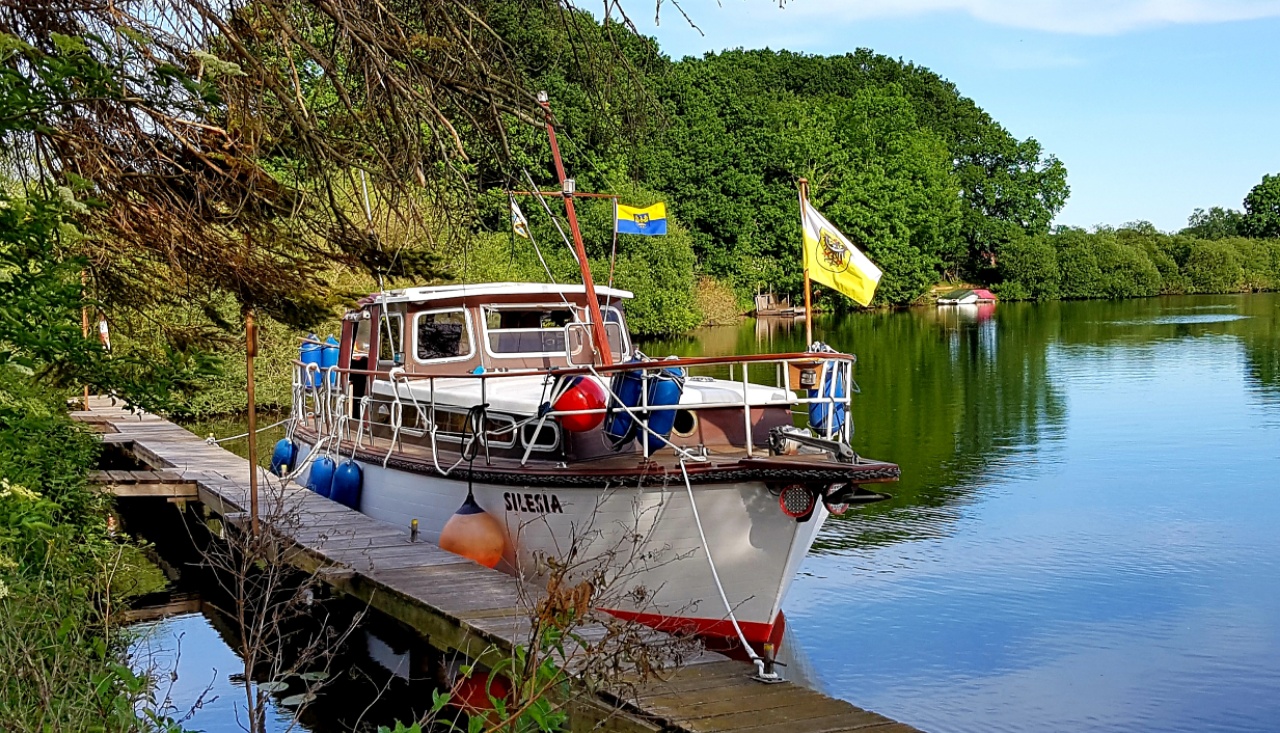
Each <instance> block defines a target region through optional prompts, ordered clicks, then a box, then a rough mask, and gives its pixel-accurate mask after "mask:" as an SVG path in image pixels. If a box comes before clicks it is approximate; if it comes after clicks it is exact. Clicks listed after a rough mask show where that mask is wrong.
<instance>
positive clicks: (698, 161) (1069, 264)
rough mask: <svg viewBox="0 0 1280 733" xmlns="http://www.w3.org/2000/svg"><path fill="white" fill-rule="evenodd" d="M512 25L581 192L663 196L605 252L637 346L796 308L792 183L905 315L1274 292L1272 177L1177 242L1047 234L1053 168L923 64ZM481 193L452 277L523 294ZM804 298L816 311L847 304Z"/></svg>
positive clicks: (563, 258) (1116, 230) (1062, 180)
mask: <svg viewBox="0 0 1280 733" xmlns="http://www.w3.org/2000/svg"><path fill="white" fill-rule="evenodd" d="M528 19H530V16H527V15H526V16H523V17H522V19H521V20H520V21H518V22H513V26H512V27H510V28H509V29H508V30H507V31H505V32H507V33H508V34H509V35H510V36H511V37H513V38H518V39H519V41H518V43H519V44H521V45H522V46H523V47H526V48H530V49H540V50H538V51H534V52H531V53H530V54H529V55H527V56H525V57H523V67H522V73H524V74H525V75H526V78H527V79H528V80H529V81H528V83H529V84H530V85H531V86H536V87H538V88H542V89H548V90H550V92H551V97H552V99H553V100H555V101H556V103H557V110H558V113H559V116H560V119H561V120H562V125H563V132H564V134H565V136H566V137H567V138H568V139H569V140H570V141H571V145H570V146H569V147H568V153H567V156H568V159H569V161H570V167H571V168H573V169H575V170H577V171H579V180H580V181H581V182H582V183H583V184H585V186H587V187H589V188H590V189H591V190H600V191H610V192H617V193H620V194H622V195H623V196H624V200H625V201H627V202H630V203H637V204H640V205H647V204H649V203H652V202H655V201H659V200H662V201H665V202H667V204H668V206H669V211H670V212H672V213H671V214H670V215H671V217H672V219H673V220H674V227H673V234H672V235H671V236H669V237H667V238H665V239H663V240H661V241H658V240H654V239H643V238H636V237H627V236H625V235H624V236H622V237H620V238H619V239H620V241H619V243H618V261H617V266H616V273H617V284H619V285H621V286H622V287H625V288H629V289H632V290H634V291H636V293H637V295H638V298H637V301H636V303H635V304H634V307H633V309H632V321H633V323H634V324H636V325H637V326H638V328H639V330H641V331H642V332H646V333H671V332H679V331H683V330H687V329H688V328H690V327H692V326H694V325H698V324H699V323H704V322H716V321H718V320H720V317H721V316H720V314H721V313H723V311H724V310H726V306H725V305H724V304H725V301H726V300H730V299H732V300H734V301H735V302H736V305H737V310H744V309H745V308H746V307H747V303H748V302H749V300H748V299H749V296H750V294H751V293H752V292H754V291H755V290H756V289H757V288H760V287H767V288H772V289H774V290H775V291H778V292H780V293H785V294H790V295H793V296H795V295H798V294H799V291H800V287H801V266H800V262H799V260H800V257H799V221H798V213H797V212H798V202H797V181H798V179H800V178H805V179H807V180H809V181H810V184H811V187H812V196H813V200H814V202H815V204H816V205H817V206H818V207H819V208H820V209H821V210H822V211H823V212H825V213H826V215H827V216H828V218H830V219H831V220H832V222H833V223H835V224H836V225H837V226H839V227H840V228H841V230H842V231H843V232H844V233H846V234H847V235H849V236H850V237H851V238H852V239H853V241H855V242H856V243H857V244H859V245H860V246H861V247H862V248H863V249H865V251H866V252H867V253H868V254H869V255H870V256H871V258H872V259H873V260H874V261H875V262H877V263H878V264H879V265H880V266H881V267H882V269H884V271H885V277H884V280H883V281H882V282H881V285H880V288H879V291H878V293H877V298H876V305H880V306H902V305H909V304H912V303H917V302H921V301H922V300H924V299H926V298H927V296H928V294H929V293H930V291H931V290H932V289H933V288H934V286H935V285H936V284H938V283H944V282H956V283H958V282H966V283H975V284H982V285H987V286H990V287H992V288H993V289H995V290H996V291H997V292H998V293H999V294H1000V295H1001V296H1002V297H1004V298H1005V299H1010V300H1028V299H1030V300H1045V299H1059V298H1063V299H1068V298H1123V297H1147V296H1152V295H1158V294H1182V293H1230V292H1249V291H1259V290H1271V289H1274V288H1275V287H1277V285H1280V249H1278V248H1280V239H1276V236H1277V234H1280V176H1275V177H1272V176H1266V177H1264V179H1263V181H1262V183H1260V184H1259V185H1258V186H1257V187H1255V188H1254V189H1253V190H1252V191H1250V192H1249V193H1248V196H1247V197H1246V199H1245V201H1244V211H1243V212H1241V211H1234V210H1224V209H1221V208H1213V209H1210V210H1209V211H1207V212H1206V211H1203V210H1196V211H1195V212H1193V213H1192V214H1191V216H1190V217H1189V220H1188V226H1187V227H1186V228H1185V229H1183V230H1182V231H1180V232H1177V233H1162V232H1159V231H1157V230H1156V229H1155V228H1154V227H1153V226H1152V225H1150V224H1148V223H1145V222H1133V223H1129V224H1124V225H1121V226H1118V227H1107V226H1099V227H1096V228H1095V229H1094V230H1092V231H1084V230H1080V229H1073V228H1064V227H1054V226H1053V225H1052V222H1053V219H1054V217H1055V216H1056V214H1057V213H1058V211H1059V210H1061V208H1062V206H1063V205H1064V204H1065V203H1066V200H1067V197H1068V195H1069V193H1070V189H1069V187H1068V185H1067V170H1066V167H1065V165H1064V164H1063V163H1062V162H1061V161H1059V160H1058V159H1057V158H1056V157H1054V156H1053V155H1052V154H1050V153H1048V152H1046V151H1044V150H1043V149H1042V148H1041V146H1040V144H1039V143H1038V142H1037V141H1036V140H1035V139H1034V138H1027V139H1022V140H1020V139H1018V138H1016V137H1014V136H1013V135H1012V134H1010V133H1009V132H1008V131H1006V130H1005V129H1004V128H1003V127H1002V126H1001V125H1000V124H999V123H998V122H997V121H995V120H993V119H992V118H991V117H990V116H989V115H988V114H987V113H986V112H984V111H983V110H982V109H981V108H980V107H979V106H978V105H977V104H976V103H975V102H974V101H973V100H971V99H968V98H966V97H964V96H963V95H962V94H961V93H960V91H959V90H958V89H957V88H956V87H955V86H954V85H953V84H951V83H949V82H948V81H946V80H945V79H944V78H942V77H941V76H939V75H938V74H936V73H934V72H933V71H930V70H929V69H926V68H923V67H920V66H916V65H914V64H911V63H909V62H905V61H902V60H899V59H893V58H891V57H888V56H884V55H881V54H877V53H875V52H873V51H871V50H869V49H858V50H857V51H854V52H851V53H848V54H845V55H840V56H829V57H823V56H812V55H806V54H799V53H792V52H788V51H769V50H755V51H747V50H734V51H726V52H723V53H712V54H707V55H705V56H704V57H702V58H685V59H681V60H673V59H670V58H668V57H666V56H664V55H663V54H662V53H661V50H660V48H658V47H657V45H656V43H655V42H653V41H651V40H649V39H643V38H638V37H635V36H630V35H627V34H625V32H622V31H619V29H618V28H616V27H614V26H610V25H608V24H606V25H601V24H600V23H598V22H597V21H596V20H595V19H594V18H593V17H591V16H590V15H588V14H586V13H575V14H571V15H569V16H568V18H567V19H564V20H563V22H562V23H560V24H556V23H555V22H551V21H549V20H548V19H547V18H545V17H542V18H539V17H538V16H536V15H535V16H533V17H532V21H533V22H527V23H526V22H523V21H524V20H528ZM619 33H622V35H623V36H624V37H625V38H626V42H625V43H623V44H621V48H622V49H623V52H624V58H623V63H622V64H621V65H620V66H621V70H619V68H618V67H616V66H613V67H611V66H609V65H605V66H604V67H603V68H595V67H585V68H584V67H583V66H581V65H576V64H574V63H573V62H572V61H571V56H569V55H567V54H560V53H555V52H554V49H557V48H562V47H565V46H567V45H569V40H568V39H569V38H570V37H577V38H580V39H585V43H586V45H588V46H589V47H596V48H604V47H605V46H607V45H609V44H610V43H611V39H616V38H617V34H619ZM601 53H602V52H601ZM619 75H621V76H619ZM602 99H603V100H604V102H602V101H601V100H602ZM601 110H608V113H606V114H602V112H601ZM525 143H526V147H527V149H530V150H534V151H537V152H535V153H533V156H532V158H531V159H530V160H529V161H528V162H527V163H526V164H525V165H526V166H527V168H528V169H529V170H541V169H546V168H548V167H549V165H550V163H549V157H548V153H547V151H546V149H545V147H546V146H545V143H544V142H543V141H542V140H541V139H540V138H539V137H538V136H537V135H530V136H529V137H528V138H527V139H526V140H525ZM504 175H505V176H506V178H504ZM480 178H481V180H482V181H483V183H482V184H481V185H482V186H484V187H486V188H487V190H488V192H489V196H488V198H487V199H485V198H483V197H482V198H481V202H482V210H481V212H480V218H481V221H482V223H483V225H484V227H485V228H487V229H488V230H489V231H488V232H484V231H481V232H477V234H476V236H475V238H474V239H473V240H472V241H471V242H469V243H468V247H467V253H466V256H465V257H463V258H461V259H460V264H458V265H457V267H458V270H457V272H458V275H459V276H460V277H462V278H463V279H468V280H480V279H507V278H510V279H542V278H543V277H544V271H543V269H542V265H541V264H540V263H539V262H538V261H537V259H536V258H535V256H534V253H533V252H532V251H530V249H529V248H528V247H527V246H522V245H523V244H524V243H523V242H518V243H517V242H513V241H512V240H511V238H510V237H509V236H508V235H507V233H506V219H505V211H506V209H505V205H506V198H505V195H504V194H503V193H502V192H503V190H504V187H506V188H523V187H524V186H523V185H521V184H520V182H519V181H515V182H512V181H511V180H510V172H509V171H508V172H507V173H506V174H504V173H503V172H501V171H491V172H489V173H488V174H487V175H481V177H480ZM483 204H487V207H486V206H483ZM588 208H589V209H590V207H588ZM539 213H540V212H539ZM586 231H587V233H588V242H589V243H591V244H592V245H594V246H593V248H592V249H591V251H590V254H591V256H592V257H593V259H595V260H596V261H597V265H596V266H595V271H596V272H605V271H609V270H608V263H607V258H608V256H609V252H608V243H609V242H610V218H609V212H608V210H607V205H603V204H600V205H597V206H596V207H595V210H589V212H588V215H587V217H586ZM535 239H536V240H538V241H542V242H552V243H553V244H552V246H550V247H547V248H546V249H548V250H550V253H549V260H550V262H549V266H550V268H551V270H552V272H553V273H554V274H555V276H556V277H559V278H571V277H573V276H574V274H575V272H576V268H575V266H574V264H573V262H572V259H571V258H570V257H569V256H568V253H567V252H566V251H565V248H564V247H560V246H556V245H557V244H558V239H557V235H556V234H555V230H554V229H553V228H552V227H551V225H550V224H549V223H547V222H546V221H545V217H544V219H543V221H541V222H536V221H535ZM454 261H455V262H459V259H458V258H455V260H454ZM713 294H714V295H716V296H719V297H718V298H712V297H711V296H712V295H713ZM823 295H824V294H822V293H819V301H818V302H819V304H820V306H821V307H824V308H827V309H836V310H844V309H848V308H851V307H853V306H852V304H851V303H849V302H847V301H845V300H844V299H842V298H836V297H830V298H824V297H823ZM710 303H718V304H719V307H718V308H717V307H712V306H711V305H710ZM727 309H728V310H733V309H732V308H727Z"/></svg>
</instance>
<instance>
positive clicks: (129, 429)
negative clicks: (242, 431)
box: [73, 399, 915, 733]
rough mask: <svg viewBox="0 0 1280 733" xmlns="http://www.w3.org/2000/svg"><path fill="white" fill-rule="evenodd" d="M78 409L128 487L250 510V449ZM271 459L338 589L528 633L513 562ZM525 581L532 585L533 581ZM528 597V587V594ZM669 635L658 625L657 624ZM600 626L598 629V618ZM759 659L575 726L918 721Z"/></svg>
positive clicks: (825, 726)
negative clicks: (361, 508)
mask: <svg viewBox="0 0 1280 733" xmlns="http://www.w3.org/2000/svg"><path fill="white" fill-rule="evenodd" d="M90 407H91V410H90V411H87V412H77V413H73V416H74V417H76V418H77V419H79V420H82V421H85V422H89V423H91V424H92V425H93V426H94V428H95V429H96V430H98V432H101V433H102V434H103V439H104V442H107V443H112V444H114V445H116V446H119V447H120V448H121V449H123V450H125V451H127V452H128V453H130V454H131V455H132V456H134V457H135V458H136V459H137V460H138V461H139V462H141V463H143V464H145V465H146V466H148V467H149V468H148V470H145V471H114V470H108V471H104V472H100V473H99V474H97V475H95V479H96V480H97V481H98V483H100V484H101V485H103V486H104V487H105V488H107V489H109V490H111V491H112V492H114V493H116V494H117V495H119V496H121V497H164V498H167V499H169V500H170V501H183V500H185V501H190V500H198V501H200V502H201V503H203V504H204V505H205V506H207V507H208V508H209V509H210V510H211V511H212V512H214V513H216V514H218V515H220V516H221V517H223V518H224V520H227V521H232V522H236V523H240V522H242V521H244V517H245V512H246V511H247V509H248V507H249V488H248V486H249V463H248V461H246V460H245V459H243V458H240V457H239V456H237V455H235V454H233V453H230V452H228V451H226V450H223V449H222V448H219V447H217V446H215V445H209V444H207V443H205V442H204V441H203V440H201V439H200V438H199V437H197V436H195V435H193V434H192V433H190V432H188V431H187V430H185V429H183V428H181V427H179V426H177V425H174V424H173V423H170V422H168V421H166V420H163V419H161V418H159V417H155V416H153V415H145V414H144V415H134V414H130V413H128V412H125V411H124V410H122V409H120V408H118V407H113V406H111V405H110V403H109V402H107V401H106V400H102V399H95V400H94V401H92V402H91V404H90ZM258 470H259V486H260V496H259V503H260V507H261V508H260V511H261V512H262V514H263V516H264V517H265V516H277V517H284V516H287V517H288V526H287V527H281V526H278V525H277V526H276V527H275V529H276V530H277V531H281V532H283V533H285V534H287V535H288V537H289V538H290V540H291V541H292V542H293V543H295V549H296V551H295V552H294V553H293V554H292V555H290V557H289V561H290V562H291V563H293V564H294V565H296V566H298V567H299V568H301V569H302V570H305V571H308V572H317V573H318V574H319V577H321V578H322V579H323V580H324V581H325V582H327V583H329V584H330V585H332V586H334V587H335V588H336V589H337V590H339V591H341V592H343V593H346V594H349V595H351V596H353V597H355V598H357V599H360V600H362V601H364V602H366V603H368V604H369V605H370V606H372V607H374V608H377V609H378V610H380V611H382V612H383V613H386V614H388V615H390V616H391V617H393V618H395V619H397V620H399V621H401V622H402V623H405V624H406V625H408V626H410V627H412V628H414V629H415V630H417V631H418V632H419V633H421V634H422V635H423V636H425V637H426V639H427V641H428V643H429V644H430V645H431V646H433V647H435V648H437V649H439V650H442V651H445V652H453V651H456V652H460V653H462V654H464V655H466V656H468V657H471V658H479V657H481V656H482V655H484V654H486V653H490V654H492V653H493V651H494V650H495V649H498V650H500V651H504V653H505V652H509V651H510V650H511V649H512V648H513V647H514V646H515V645H518V644H521V643H525V642H526V641H527V633H528V630H529V626H530V620H529V616H530V614H529V600H528V589H527V588H525V589H522V588H521V587H520V584H519V582H518V581H517V580H516V579H515V578H513V577H511V576H509V575H506V574H505V573H501V572H499V571H496V570H490V569H488V568H485V567H482V566H480V565H478V564H476V563H474V562H472V561H470V560H467V559H465V558H462V557H459V556H457V555H454V554H452V553H449V552H446V551H444V550H441V549H440V548H439V547H436V546H435V545H433V544H430V543H425V542H410V538H409V530H408V528H407V527H403V528H402V527H395V526H391V525H388V524H385V523H383V522H379V521H377V520H374V519H371V518H369V517H367V516H365V515H364V514H361V513H359V512H356V511H352V510H350V509H347V508H346V507H343V506H341V505H340V504H337V503H336V502H332V501H330V500H328V499H326V498H324V497H321V496H319V495H317V494H315V493H313V492H311V491H307V490H306V489H304V488H302V487H299V486H297V485H295V484H287V485H284V486H282V485H281V482H280V480H279V479H277V478H276V477H275V476H272V475H270V474H268V473H266V472H264V471H262V470H261V469H258ZM522 590H523V591H524V592H523V594H522ZM522 598H524V600H523V601H522ZM654 633H655V635H656V632H654ZM586 634H587V636H588V637H589V636H590V630H589V629H588V630H587V631H586ZM751 672H752V670H751V668H750V667H749V666H748V665H746V664H743V663H741V662H736V661H733V660H730V659H728V658H726V657H724V656H721V655H719V654H715V653H711V652H703V653H701V654H700V655H698V656H697V657H696V658H694V659H690V660H685V662H684V664H683V666H681V667H680V668H678V669H677V670H676V671H674V672H672V673H671V674H669V675H665V679H664V680H662V681H660V682H649V683H646V684H645V685H643V686H641V687H638V688H636V689H633V690H630V691H629V692H627V693H625V694H624V693H620V692H618V693H616V694H612V695H610V694H607V693H602V694H601V695H599V696H597V697H594V698H591V699H587V700H583V701H581V702H576V703H575V704H574V705H573V706H572V708H571V722H572V728H571V729H572V730H573V731H588V730H609V731H645V732H649V733H657V732H662V733H678V732H687V733H712V732H714V731H725V732H728V731H734V732H737V733H766V732H767V731H777V732H778V733H783V732H786V733H792V732H804V733H839V732H842V731H860V732H862V733H912V731H914V730H915V729H914V728H911V727H910V726H907V725H904V724H902V723H897V722H894V721H892V720H889V719H888V718H885V717H884V716H881V715H878V714H876V713H871V712H867V711H865V710H861V709H859V708H856V707H854V706H853V705H850V704H849V703H847V702H844V701H842V700H836V699H833V698H830V697H827V696H825V695H823V694H821V693H818V692H815V691H813V690H810V689H808V688H806V687H802V686H800V685H796V684H793V683H790V682H783V683H780V684H774V685H763V684H761V683H759V682H756V681H754V680H752V679H751V678H750V674H751Z"/></svg>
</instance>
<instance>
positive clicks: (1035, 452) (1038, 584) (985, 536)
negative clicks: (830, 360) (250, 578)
mask: <svg viewBox="0 0 1280 733" xmlns="http://www.w3.org/2000/svg"><path fill="white" fill-rule="evenodd" d="M815 335H816V337H817V338H818V339H820V340H822V341H825V342H826V343H829V344H830V345H832V346H834V347H835V348H837V349H839V350H841V351H849V352H853V353H856V354H857V355H858V365H857V369H856V376H857V381H858V383H859V385H860V387H861V394H860V395H859V396H858V397H857V398H856V399H855V402H854V408H853V411H852V415H853V418H854V420H855V424H856V434H855V436H854V448H855V449H856V450H857V451H858V452H859V453H861V454H864V455H867V456H871V457H875V458H882V459H886V460H891V461H894V462H896V463H899V464H900V465H901V466H902V469H903V474H902V481H901V482H900V483H899V484H898V485H897V486H894V487H892V488H891V489H890V490H891V492H892V493H893V494H894V495H895V496H894V499H893V500H891V501H888V502H884V503H881V504H877V505H873V506H870V507H867V508H864V509H861V510H859V511H857V512H853V513H850V514H849V515H846V516H844V517H840V518H833V519H832V520H830V521H829V522H828V523H827V525H826V527H825V528H824V529H823V531H822V534H821V536H820V537H819V541H818V543H817V545H816V546H815V547H814V550H813V552H812V553H811V554H810V557H809V558H808V560H807V561H806V563H805V565H804V567H803V570H802V573H801V577H800V578H798V580H797V582H796V584H795V586H794V589H793V591H792V593H791V595H790V597H789V599H788V603H787V616H788V620H789V628H790V630H791V632H792V636H793V643H794V644H795V645H796V646H798V647H799V649H798V651H799V652H800V653H801V654H802V655H803V656H806V657H807V658H808V662H809V664H807V665H805V666H807V667H811V669H812V671H813V674H814V676H815V679H814V681H813V683H814V684H815V685H817V686H819V687H820V688H821V689H823V690H824V691H825V692H827V693H829V694H832V695H835V696H838V697H842V698H845V699H847V700H849V701H851V702H853V703H855V704H857V705H859V706H862V707H866V708H870V709H873V710H876V711H878V712H881V713H884V714H885V715H888V716H889V717H892V718H895V719H898V720H901V721H903V722H906V723H910V724H912V725H915V726H918V727H920V728H922V729H924V730H928V731H934V732H938V733H941V732H946V731H1000V730H1009V731H1026V730H1090V731H1133V732H1137V731H1151V730H1161V731H1215V730H1222V731H1226V730H1232V731H1240V730H1255V731H1262V730H1274V729H1275V726H1276V721H1277V720H1280V695H1277V694H1276V690H1278V689H1280V583H1278V582H1277V578H1280V572H1278V570H1280V540H1277V539H1276V532H1277V530H1276V528H1277V527H1278V526H1280V492H1278V491H1277V486H1278V485H1280V482H1278V481H1277V479H1276V476H1277V475H1280V296H1277V295H1274V294H1263V295H1249V296H1195V297H1192V296H1188V297H1170V298H1158V299H1149V300H1128V301H1094V302H1072V303H1045V304H1022V303H1001V304H999V305H998V306H995V307H992V308H985V309H981V310H979V309H977V308H973V307H968V308H961V309H954V308H951V309H932V308H930V309H923V308H922V309H913V310H909V311H900V312H882V313H869V314H854V315H848V316H841V317H824V318H820V319H819V320H818V321H817V322H816V324H815ZM803 342H804V328H803V324H802V323H801V322H795V323H791V322H764V321H759V322H757V321H747V322H745V323H743V324H742V325H741V326H738V327H720V328H714V329H704V330H702V331H699V332H696V333H694V334H691V335H689V336H686V337H681V338H678V339H670V340H663V341H650V342H647V343H645V344H643V345H642V348H643V349H644V350H645V352H646V353H648V354H649V355H651V356H659V357H661V356H666V355H668V354H679V355H686V356H693V355H721V354H731V353H749V352H761V351H777V352H786V351H800V350H802V348H803ZM172 623H182V620H181V619H178V620H176V621H174V622H172ZM185 623H191V622H190V621H189V620H188V621H186V622H185ZM161 633H163V628H162V629H161Z"/></svg>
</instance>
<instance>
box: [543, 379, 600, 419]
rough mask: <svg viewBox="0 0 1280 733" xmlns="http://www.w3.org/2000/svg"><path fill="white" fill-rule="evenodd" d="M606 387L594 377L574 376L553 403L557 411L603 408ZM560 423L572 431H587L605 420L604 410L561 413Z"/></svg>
mask: <svg viewBox="0 0 1280 733" xmlns="http://www.w3.org/2000/svg"><path fill="white" fill-rule="evenodd" d="M606 397H607V395H606V393H605V391H604V387H601V386H600V383H599V382H597V381H596V380H594V379H589V378H587V377H574V378H573V379H571V380H570V381H569V387H568V389H566V390H565V391H564V392H563V393H562V394H561V395H560V396H559V397H558V398H556V402H555V404H554V405H552V408H553V409H555V410H556V411H561V410H564V411H568V410H603V409H604V406H605V401H606ZM557 419H558V420H559V421H560V425H561V426H562V427H563V428H564V429H565V430H568V431H569V432H571V433H585V432H587V431H588V430H595V429H596V428H598V427H600V424H601V423H603V422H604V412H588V413H579V414H575V415H560V416H559V417H558V418H557Z"/></svg>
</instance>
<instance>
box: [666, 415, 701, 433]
mask: <svg viewBox="0 0 1280 733" xmlns="http://www.w3.org/2000/svg"><path fill="white" fill-rule="evenodd" d="M697 429H698V416H697V415H695V414H694V413H693V412H692V411H690V410H676V419H675V422H673V423H672V425H671V432H673V433H675V434H676V435H679V436H680V437H681V438H687V437H689V436H690V435H693V433H694V431H695V430H697Z"/></svg>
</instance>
